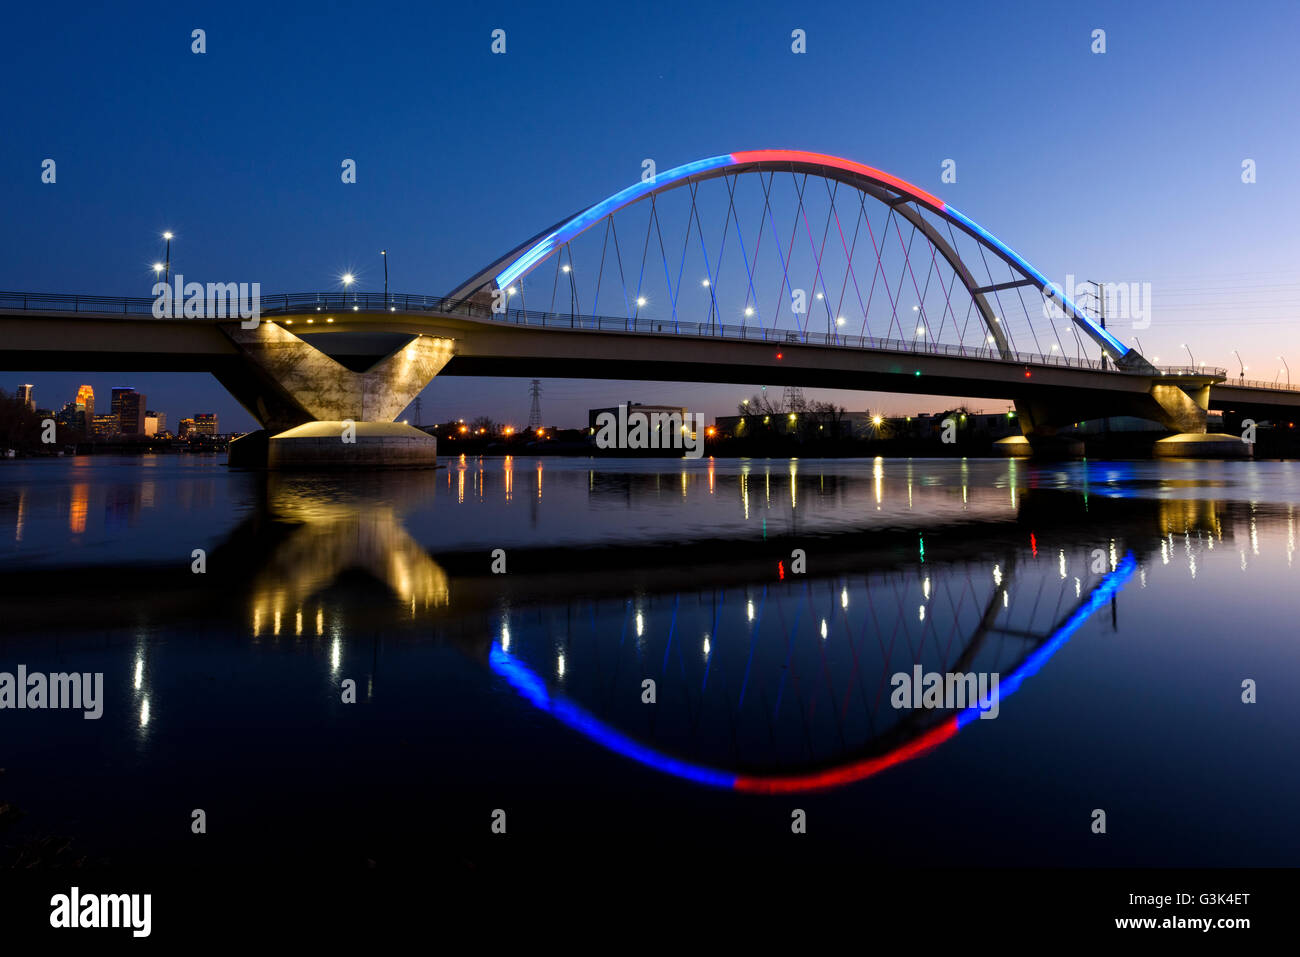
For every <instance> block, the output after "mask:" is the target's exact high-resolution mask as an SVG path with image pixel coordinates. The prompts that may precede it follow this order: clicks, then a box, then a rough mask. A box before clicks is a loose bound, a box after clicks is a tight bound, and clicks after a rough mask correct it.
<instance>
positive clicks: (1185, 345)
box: [1183, 342, 1196, 372]
mask: <svg viewBox="0 0 1300 957" xmlns="http://www.w3.org/2000/svg"><path fill="white" fill-rule="evenodd" d="M1183 348H1184V349H1187V358H1188V359H1190V360H1191V361H1192V371H1193V372H1195V371H1196V356H1194V355H1192V350H1191V349H1189V348H1188V347H1187V343H1185V342H1184V343H1183Z"/></svg>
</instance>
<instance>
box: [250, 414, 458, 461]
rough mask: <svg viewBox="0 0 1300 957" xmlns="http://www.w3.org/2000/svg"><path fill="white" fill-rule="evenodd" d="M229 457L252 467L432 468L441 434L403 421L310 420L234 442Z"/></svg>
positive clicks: (254, 433) (264, 431)
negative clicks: (435, 436) (438, 438)
mask: <svg viewBox="0 0 1300 957" xmlns="http://www.w3.org/2000/svg"><path fill="white" fill-rule="evenodd" d="M227 461H228V463H229V464H230V465H231V466H232V467H235V468H249V469H359V468H433V467H434V466H436V465H437V462H438V440H437V439H435V438H434V437H433V436H431V435H429V434H427V433H425V432H421V431H420V430H419V429H417V428H414V427H413V426H410V425H403V424H402V423H401V422H356V423H351V422H346V421H341V420H340V421H320V422H308V423H306V424H304V425H299V426H295V427H294V428H292V429H287V430H286V431H284V432H280V433H277V434H275V435H271V434H270V433H269V432H267V431H266V430H261V431H259V432H253V433H251V434H249V435H245V436H243V437H242V438H240V439H237V440H235V441H234V442H232V443H231V444H230V454H229V457H228V459H227Z"/></svg>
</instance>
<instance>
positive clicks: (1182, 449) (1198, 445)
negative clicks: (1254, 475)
mask: <svg viewBox="0 0 1300 957" xmlns="http://www.w3.org/2000/svg"><path fill="white" fill-rule="evenodd" d="M1151 454H1152V455H1154V456H1155V457H1156V458H1181V459H1248V458H1251V457H1252V456H1253V455H1254V454H1255V447H1254V446H1253V445H1251V444H1250V443H1248V442H1243V441H1241V436H1239V435H1224V434H1222V433H1214V432H1210V433H1206V432H1199V433H1197V432H1184V433H1181V434H1179V435H1171V436H1169V437H1168V438H1166V439H1160V440H1159V441H1157V442H1156V444H1155V445H1154V446H1153V447H1152V449H1151Z"/></svg>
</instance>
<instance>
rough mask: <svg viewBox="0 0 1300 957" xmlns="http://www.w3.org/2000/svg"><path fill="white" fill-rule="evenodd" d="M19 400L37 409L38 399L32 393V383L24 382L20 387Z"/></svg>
mask: <svg viewBox="0 0 1300 957" xmlns="http://www.w3.org/2000/svg"><path fill="white" fill-rule="evenodd" d="M18 401H19V402H21V403H23V405H25V406H27V408H29V409H32V410H33V411H34V410H35V409H36V399H35V397H34V396H33V395H32V386H31V385H30V384H24V385H20V386H19V387H18Z"/></svg>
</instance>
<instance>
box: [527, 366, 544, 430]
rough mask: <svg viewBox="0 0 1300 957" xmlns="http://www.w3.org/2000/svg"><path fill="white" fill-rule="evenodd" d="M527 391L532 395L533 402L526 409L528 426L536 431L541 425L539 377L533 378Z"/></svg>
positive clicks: (540, 384) (540, 385)
mask: <svg viewBox="0 0 1300 957" xmlns="http://www.w3.org/2000/svg"><path fill="white" fill-rule="evenodd" d="M529 392H531V393H532V396H533V404H532V406H531V407H530V408H529V410H528V428H530V429H532V430H534V431H536V430H537V429H540V428H541V427H542V382H541V380H540V379H534V380H533V384H532V386H531V388H530V389H529Z"/></svg>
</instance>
